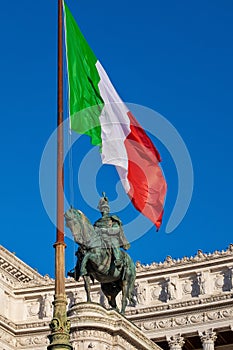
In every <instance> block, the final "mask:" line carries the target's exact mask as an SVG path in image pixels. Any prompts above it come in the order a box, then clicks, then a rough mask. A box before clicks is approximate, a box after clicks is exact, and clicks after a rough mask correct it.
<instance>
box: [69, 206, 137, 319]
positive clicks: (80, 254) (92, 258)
mask: <svg viewBox="0 0 233 350" xmlns="http://www.w3.org/2000/svg"><path fill="white" fill-rule="evenodd" d="M65 219H66V226H67V227H68V228H69V229H70V230H71V232H72V235H73V237H74V240H75V242H76V243H78V245H79V249H78V251H77V253H76V255H77V259H78V260H77V265H76V267H75V270H74V273H70V274H69V275H70V276H73V277H74V278H75V279H76V280H78V279H79V277H80V276H83V278H84V286H85V290H86V294H87V301H88V302H91V296H90V278H91V279H92V280H93V281H94V279H96V280H97V281H99V282H100V283H101V289H102V291H103V293H104V295H105V296H106V297H107V299H108V302H109V305H110V306H111V307H112V308H114V309H116V310H118V308H117V305H116V296H117V294H118V293H119V292H120V291H122V305H121V313H122V314H124V313H125V308H126V305H127V299H128V300H129V302H130V304H131V305H133V306H135V299H134V283H135V278H136V270H135V265H134V263H133V261H132V259H131V258H130V256H129V255H128V254H127V253H125V252H124V251H121V254H122V257H121V258H122V261H123V264H122V266H121V267H120V268H119V267H118V268H117V267H116V266H115V265H114V257H113V254H112V249H111V247H107V246H106V243H105V242H104V240H103V239H102V237H101V235H100V234H99V233H98V232H96V231H95V229H94V227H93V226H92V224H91V223H90V221H89V220H88V218H87V217H86V216H85V215H84V214H83V213H82V212H81V211H80V210H77V209H69V210H68V211H67V212H66V213H65Z"/></svg>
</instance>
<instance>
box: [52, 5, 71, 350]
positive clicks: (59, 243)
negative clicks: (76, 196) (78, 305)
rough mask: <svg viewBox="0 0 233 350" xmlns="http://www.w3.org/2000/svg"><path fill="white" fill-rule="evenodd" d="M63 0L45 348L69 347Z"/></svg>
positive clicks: (59, 39) (60, 23)
mask: <svg viewBox="0 0 233 350" xmlns="http://www.w3.org/2000/svg"><path fill="white" fill-rule="evenodd" d="M62 13H63V1H62V0H58V61H57V67H58V70H57V228H56V243H55V244H54V248H55V296H54V302H53V305H54V311H53V319H52V321H51V323H50V328H51V334H50V335H49V340H50V345H49V346H48V350H54V349H56V350H63V349H69V350H71V349H72V346H71V344H70V341H69V331H70V323H69V320H68V319H67V312H66V306H67V299H66V293H65V247H66V245H65V240H64V168H63V143H64V142H63V125H62V123H63V19H62Z"/></svg>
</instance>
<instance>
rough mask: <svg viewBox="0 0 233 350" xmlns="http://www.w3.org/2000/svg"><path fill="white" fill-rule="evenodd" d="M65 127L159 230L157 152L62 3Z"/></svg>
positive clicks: (161, 185)
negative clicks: (94, 152) (95, 149)
mask: <svg viewBox="0 0 233 350" xmlns="http://www.w3.org/2000/svg"><path fill="white" fill-rule="evenodd" d="M64 22H65V38H66V55H67V66H68V85H69V115H70V123H71V129H72V130H73V131H76V132H78V133H81V134H86V135H89V136H90V137H91V142H92V144H93V145H95V146H99V147H100V150H101V158H102V163H103V164H112V165H114V166H115V167H116V169H117V171H118V174H119V176H120V180H121V183H122V185H123V187H124V189H125V191H126V193H127V194H128V196H129V197H130V199H131V201H132V203H133V205H134V206H135V208H136V209H137V210H139V211H140V212H141V213H142V214H143V215H145V216H146V217H148V218H149V219H150V220H151V221H152V222H153V223H154V224H155V225H156V227H157V229H159V227H160V225H161V222H162V215H163V205H164V199H165V195H166V188H167V186H166V181H165V179H164V177H163V173H162V171H161V168H160V166H159V162H160V161H161V159H160V155H159V153H158V151H157V150H156V148H155V147H154V145H153V143H152V142H151V140H150V139H149V137H148V136H147V134H146V133H145V131H144V130H143V129H142V127H141V126H140V125H139V123H138V122H137V121H136V119H135V118H134V116H133V115H132V113H131V112H130V111H129V109H128V108H127V106H126V105H125V104H124V103H123V101H122V100H121V98H120V97H119V95H118V93H117V92H116V90H115V88H114V87H113V85H112V83H111V81H110V79H109V77H108V75H107V74H106V72H105V70H104V68H103V67H102V65H101V64H100V62H99V61H98V60H97V58H96V56H95V54H94V53H93V51H92V50H91V48H90V47H89V45H88V43H87V41H86V40H85V38H84V36H83V35H82V33H81V31H80V29H79V27H78V25H77V23H76V22H75V20H74V18H73V16H72V14H71V12H70V11H69V9H68V7H67V5H66V4H65V3H64Z"/></svg>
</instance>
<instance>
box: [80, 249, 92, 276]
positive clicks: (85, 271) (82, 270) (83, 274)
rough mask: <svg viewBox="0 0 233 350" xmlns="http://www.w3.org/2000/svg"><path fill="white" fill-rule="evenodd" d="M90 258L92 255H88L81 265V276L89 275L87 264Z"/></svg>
mask: <svg viewBox="0 0 233 350" xmlns="http://www.w3.org/2000/svg"><path fill="white" fill-rule="evenodd" d="M89 258H90V253H86V254H85V255H84V258H83V260H82V263H81V268H80V276H85V275H87V262H88V259H89Z"/></svg>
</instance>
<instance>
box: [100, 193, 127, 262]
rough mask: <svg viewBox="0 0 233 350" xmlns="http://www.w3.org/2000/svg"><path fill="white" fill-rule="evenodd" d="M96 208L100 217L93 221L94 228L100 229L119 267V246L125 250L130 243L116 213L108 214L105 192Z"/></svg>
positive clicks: (120, 260) (120, 257)
mask: <svg viewBox="0 0 233 350" xmlns="http://www.w3.org/2000/svg"><path fill="white" fill-rule="evenodd" d="M98 209H99V210H100V212H101V214H102V218H100V219H99V220H97V221H96V222H95V223H94V229H95V230H96V231H100V234H101V235H102V238H103V240H104V242H105V243H106V244H107V247H111V248H112V251H113V255H114V259H115V260H114V264H115V266H116V267H117V268H121V266H122V264H123V261H122V254H121V249H120V248H124V249H125V250H127V249H129V247H130V244H129V242H128V241H127V239H126V237H125V235H124V232H123V229H122V223H121V220H120V219H119V218H118V216H116V215H112V216H109V212H110V208H109V204H108V198H107V197H106V195H105V193H103V197H102V198H100V201H99V204H98Z"/></svg>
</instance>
